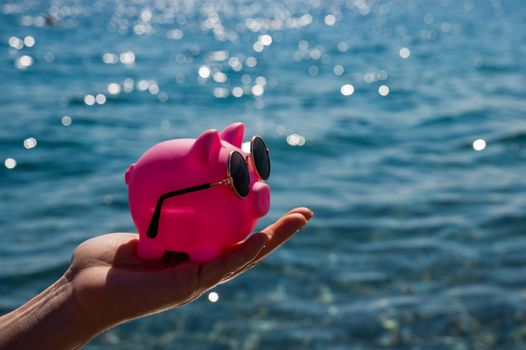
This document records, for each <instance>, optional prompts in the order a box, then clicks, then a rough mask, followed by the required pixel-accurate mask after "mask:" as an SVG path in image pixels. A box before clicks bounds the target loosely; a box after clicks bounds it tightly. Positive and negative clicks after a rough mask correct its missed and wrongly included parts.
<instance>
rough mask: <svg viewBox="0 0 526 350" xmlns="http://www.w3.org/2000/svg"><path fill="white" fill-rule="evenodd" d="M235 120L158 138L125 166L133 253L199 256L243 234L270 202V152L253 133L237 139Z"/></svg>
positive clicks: (209, 254) (202, 258) (239, 134)
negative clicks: (190, 135) (189, 135)
mask: <svg viewBox="0 0 526 350" xmlns="http://www.w3.org/2000/svg"><path fill="white" fill-rule="evenodd" d="M243 134H244V126H243V124H242V123H235V124H231V125H229V126H228V127H227V128H226V129H224V130H223V131H222V132H220V133H219V132H218V131H217V130H213V129H212V130H207V131H205V132H203V133H202V134H201V135H200V136H199V137H198V138H197V139H175V140H169V141H164V142H161V143H159V144H157V145H155V146H153V147H152V148H150V149H149V150H148V151H146V153H144V154H143V155H142V156H141V157H140V158H139V160H138V161H137V162H136V163H133V164H132V165H131V166H130V167H129V169H128V170H127V171H126V176H125V179H126V184H127V185H128V198H129V204H130V211H131V215H132V217H133V221H134V223H135V226H136V227H137V230H138V231H139V244H138V255H139V257H140V258H143V259H158V258H160V257H161V256H162V255H163V254H164V253H165V252H166V251H170V252H184V253H187V254H188V255H189V257H190V260H192V261H196V262H205V261H207V260H210V259H213V258H215V257H217V256H219V255H220V254H221V251H222V250H223V249H224V248H226V247H229V246H232V245H234V244H236V243H237V242H240V241H242V240H243V239H245V238H246V237H247V236H248V235H249V234H250V232H252V230H253V229H254V227H255V226H256V223H257V220H258V219H259V218H260V217H262V216H264V215H265V214H267V212H268V210H269V207H270V188H269V186H268V185H267V184H266V183H265V182H264V180H266V179H267V178H268V176H269V174H270V158H269V154H268V148H267V147H266V145H265V143H264V141H263V140H262V139H261V138H260V137H259V136H255V137H253V138H252V141H251V142H250V143H246V144H245V145H243V148H245V150H242V149H241V148H242V143H243Z"/></svg>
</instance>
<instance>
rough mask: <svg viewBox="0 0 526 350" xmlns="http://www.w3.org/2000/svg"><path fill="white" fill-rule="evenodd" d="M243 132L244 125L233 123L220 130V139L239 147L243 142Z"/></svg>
mask: <svg viewBox="0 0 526 350" xmlns="http://www.w3.org/2000/svg"><path fill="white" fill-rule="evenodd" d="M244 134H245V126H244V125H243V123H233V124H230V125H229V126H227V127H226V128H225V129H224V130H223V131H221V139H222V140H225V141H226V142H229V143H230V144H232V145H234V146H236V147H237V148H241V143H242V142H243V135H244Z"/></svg>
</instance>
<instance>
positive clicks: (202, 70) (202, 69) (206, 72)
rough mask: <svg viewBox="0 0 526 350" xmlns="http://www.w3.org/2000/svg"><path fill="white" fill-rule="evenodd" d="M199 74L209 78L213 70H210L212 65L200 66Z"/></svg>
mask: <svg viewBox="0 0 526 350" xmlns="http://www.w3.org/2000/svg"><path fill="white" fill-rule="evenodd" d="M198 73H199V76H200V77H201V78H203V79H208V78H209V77H210V74H211V71H210V67H208V66H201V67H199V71H198Z"/></svg>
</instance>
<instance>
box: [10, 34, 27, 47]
mask: <svg viewBox="0 0 526 350" xmlns="http://www.w3.org/2000/svg"><path fill="white" fill-rule="evenodd" d="M8 43H9V46H11V47H12V48H14V49H17V50H21V49H22V48H23V47H24V41H23V40H22V39H19V38H17V37H16V36H12V37H10V38H9V41H8Z"/></svg>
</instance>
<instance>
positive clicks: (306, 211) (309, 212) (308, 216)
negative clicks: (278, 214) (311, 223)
mask: <svg viewBox="0 0 526 350" xmlns="http://www.w3.org/2000/svg"><path fill="white" fill-rule="evenodd" d="M294 213H298V214H301V215H303V216H305V219H307V220H310V219H311V218H312V216H313V215H314V212H313V211H312V210H310V209H309V208H307V207H299V208H294V209H292V210H290V211H289V212H288V213H287V214H286V215H288V214H294Z"/></svg>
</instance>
